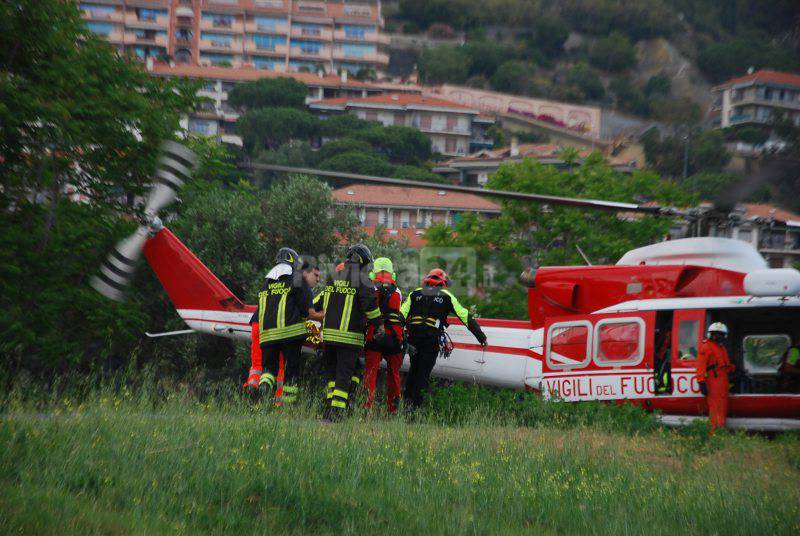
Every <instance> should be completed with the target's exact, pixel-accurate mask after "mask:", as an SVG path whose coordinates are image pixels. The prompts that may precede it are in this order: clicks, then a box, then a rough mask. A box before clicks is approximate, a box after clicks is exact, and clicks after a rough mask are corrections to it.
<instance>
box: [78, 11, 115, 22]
mask: <svg viewBox="0 0 800 536" xmlns="http://www.w3.org/2000/svg"><path fill="white" fill-rule="evenodd" d="M83 18H84V19H85V20H93V21H98V22H123V21H124V20H125V13H124V12H122V11H119V10H117V11H93V10H91V9H84V10H83Z"/></svg>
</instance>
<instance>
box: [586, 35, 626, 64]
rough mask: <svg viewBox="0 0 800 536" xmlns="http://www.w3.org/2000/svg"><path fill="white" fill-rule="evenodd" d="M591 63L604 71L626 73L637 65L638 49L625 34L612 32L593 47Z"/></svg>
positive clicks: (590, 53)
mask: <svg viewBox="0 0 800 536" xmlns="http://www.w3.org/2000/svg"><path fill="white" fill-rule="evenodd" d="M589 61H590V62H591V63H592V65H594V66H595V67H598V68H600V69H603V70H604V71H611V72H619V71H624V70H625V69H628V68H629V67H632V66H633V65H634V63H636V49H635V48H634V47H633V45H632V44H631V42H630V40H629V39H628V38H627V37H625V36H624V35H623V34H621V33H619V32H611V35H609V36H608V37H601V38H600V39H598V40H597V42H596V43H595V44H594V45H593V46H592V48H591V50H590V51H589Z"/></svg>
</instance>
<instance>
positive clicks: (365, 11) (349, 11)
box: [344, 5, 372, 17]
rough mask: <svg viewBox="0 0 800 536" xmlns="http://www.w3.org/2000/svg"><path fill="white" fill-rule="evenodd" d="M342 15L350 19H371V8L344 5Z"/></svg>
mask: <svg viewBox="0 0 800 536" xmlns="http://www.w3.org/2000/svg"><path fill="white" fill-rule="evenodd" d="M344 14H345V15H349V16H351V17H371V16H372V8H370V6H365V5H349V6H348V5H345V6H344Z"/></svg>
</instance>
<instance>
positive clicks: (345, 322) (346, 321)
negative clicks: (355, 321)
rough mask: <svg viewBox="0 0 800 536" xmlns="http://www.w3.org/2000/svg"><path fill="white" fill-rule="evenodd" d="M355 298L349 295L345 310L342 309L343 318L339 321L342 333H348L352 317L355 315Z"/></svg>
mask: <svg viewBox="0 0 800 536" xmlns="http://www.w3.org/2000/svg"><path fill="white" fill-rule="evenodd" d="M354 298H355V296H354V295H353V294H348V295H347V296H345V297H344V308H343V309H342V318H341V320H339V329H340V330H342V331H347V328H348V327H350V315H351V314H353V299H354Z"/></svg>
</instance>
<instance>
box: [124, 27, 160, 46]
mask: <svg viewBox="0 0 800 536" xmlns="http://www.w3.org/2000/svg"><path fill="white" fill-rule="evenodd" d="M167 41H168V40H167V36H166V34H162V35H154V36H152V37H147V36H141V35H136V34H135V33H134V32H130V31H128V32H125V41H124V42H125V44H126V45H154V46H159V47H164V48H166V47H167V44H168V43H167Z"/></svg>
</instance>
